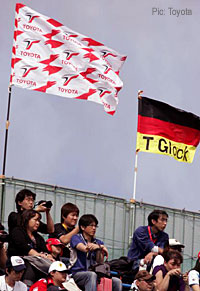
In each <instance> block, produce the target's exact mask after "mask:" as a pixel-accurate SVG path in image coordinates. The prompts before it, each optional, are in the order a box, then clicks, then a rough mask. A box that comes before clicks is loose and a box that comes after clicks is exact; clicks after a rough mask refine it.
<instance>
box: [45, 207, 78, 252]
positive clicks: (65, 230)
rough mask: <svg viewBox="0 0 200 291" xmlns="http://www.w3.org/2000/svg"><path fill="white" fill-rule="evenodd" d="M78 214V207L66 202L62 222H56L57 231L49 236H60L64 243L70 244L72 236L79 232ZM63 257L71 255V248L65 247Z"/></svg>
mask: <svg viewBox="0 0 200 291" xmlns="http://www.w3.org/2000/svg"><path fill="white" fill-rule="evenodd" d="M78 216H79V209H78V207H77V206H76V205H75V204H73V203H70V202H69V203H65V204H64V205H63V206H62V208H61V217H60V220H61V222H60V223H56V224H55V231H54V233H51V234H50V235H49V238H58V239H59V240H60V241H61V242H62V243H63V244H64V245H66V244H68V243H69V242H70V240H71V238H72V236H73V235H75V234H77V233H78V232H79V226H76V224H77V221H78ZM63 257H67V258H69V257H70V250H69V248H67V247H65V248H64V249H63Z"/></svg>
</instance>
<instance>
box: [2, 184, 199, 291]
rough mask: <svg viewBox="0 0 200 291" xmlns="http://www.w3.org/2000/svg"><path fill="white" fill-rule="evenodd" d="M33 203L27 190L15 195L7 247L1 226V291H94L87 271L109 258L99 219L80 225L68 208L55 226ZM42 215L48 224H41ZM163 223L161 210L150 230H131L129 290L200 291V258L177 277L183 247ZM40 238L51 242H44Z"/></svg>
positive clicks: (117, 288) (86, 218)
mask: <svg viewBox="0 0 200 291" xmlns="http://www.w3.org/2000/svg"><path fill="white" fill-rule="evenodd" d="M35 199H36V194H35V193H33V192H32V191H30V190H28V189H23V190H21V191H20V192H18V193H17V195H16V199H15V202H16V210H17V212H11V213H10V214H9V216H8V232H9V236H8V239H6V241H7V240H8V243H5V242H4V241H5V240H3V239H2V240H1V235H2V237H3V234H4V233H5V231H4V227H3V226H2V225H0V271H1V273H0V275H1V276H0V291H1V290H2V291H3V290H4V291H11V290H14V291H17V290H22V291H23V290H28V289H30V291H31V290H39V289H37V288H36V289H34V288H35V287H34V286H36V285H37V284H46V285H47V290H48V291H56V290H71V289H70V286H73V288H74V289H73V290H77V291H78V290H85V291H96V290H97V282H98V276H97V274H96V273H95V272H94V271H93V270H92V269H91V266H93V265H95V264H96V263H100V264H102V263H103V262H104V256H106V257H108V249H107V248H106V246H105V245H104V242H103V241H101V240H100V239H98V238H96V230H97V227H98V219H97V218H96V217H95V216H94V215H93V214H84V215H82V216H81V217H80V219H79V220H78V218H79V209H78V207H77V206H76V205H74V204H72V203H66V204H64V205H63V206H62V208H61V219H60V222H59V223H56V224H54V222H53V219H52V217H51V214H50V207H49V205H47V204H46V202H45V201H41V202H40V203H38V205H37V206H35ZM41 212H44V213H45V215H46V223H43V222H42V221H41V218H42V216H41ZM167 221H168V214H167V213H166V212H165V211H163V210H154V211H152V212H151V213H150V214H149V216H148V225H147V226H140V227H138V228H137V229H136V230H135V231H134V233H133V238H132V243H131V245H130V249H129V251H128V254H127V260H128V261H129V262H131V276H132V277H131V279H132V282H133V283H132V285H131V287H130V290H139V291H151V290H154V291H174V290H180V291H189V290H193V291H200V288H199V272H200V258H198V259H197V262H196V265H195V266H194V268H193V269H192V270H188V272H185V273H182V272H181V264H182V262H183V256H182V251H183V248H184V245H183V244H181V243H180V242H179V241H177V240H176V239H169V236H168V234H167V233H166V232H165V231H164V230H165V228H166V225H167ZM42 234H45V235H48V237H49V238H48V239H47V240H46V241H45V240H44V238H43V235H42ZM38 282H39V283H38ZM35 284H36V285H35ZM70 284H72V285H70ZM122 288H123V284H122V280H121V278H120V277H119V276H113V277H112V290H113V291H121V290H122ZM126 290H127V289H126Z"/></svg>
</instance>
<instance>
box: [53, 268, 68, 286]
mask: <svg viewBox="0 0 200 291" xmlns="http://www.w3.org/2000/svg"><path fill="white" fill-rule="evenodd" d="M51 277H52V279H53V281H54V284H55V286H60V287H61V285H62V283H64V282H65V281H66V278H67V273H66V272H58V271H55V272H51Z"/></svg>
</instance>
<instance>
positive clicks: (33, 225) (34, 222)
mask: <svg viewBox="0 0 200 291" xmlns="http://www.w3.org/2000/svg"><path fill="white" fill-rule="evenodd" d="M39 225H40V216H39V214H36V215H35V216H34V217H32V218H31V219H30V220H29V222H28V229H29V230H30V231H31V232H33V231H36V230H37V229H38V227H39Z"/></svg>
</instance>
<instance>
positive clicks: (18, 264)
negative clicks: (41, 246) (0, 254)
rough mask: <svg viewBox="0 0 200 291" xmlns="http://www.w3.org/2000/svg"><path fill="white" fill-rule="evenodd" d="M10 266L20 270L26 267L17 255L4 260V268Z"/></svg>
mask: <svg viewBox="0 0 200 291" xmlns="http://www.w3.org/2000/svg"><path fill="white" fill-rule="evenodd" d="M9 267H12V268H13V269H14V270H15V271H17V272H20V271H22V270H24V269H26V266H25V263H24V260H23V259H22V258H20V257H18V256H12V257H10V259H8V260H7V262H6V268H9Z"/></svg>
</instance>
